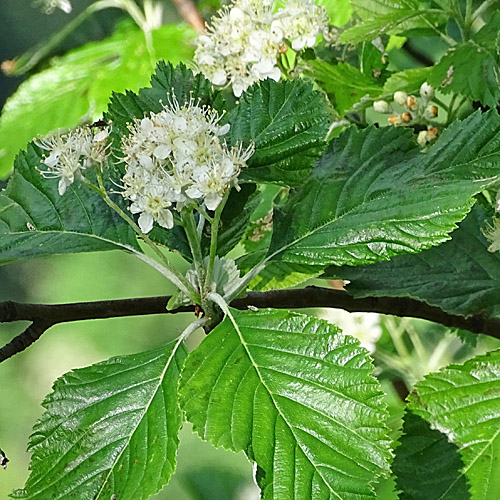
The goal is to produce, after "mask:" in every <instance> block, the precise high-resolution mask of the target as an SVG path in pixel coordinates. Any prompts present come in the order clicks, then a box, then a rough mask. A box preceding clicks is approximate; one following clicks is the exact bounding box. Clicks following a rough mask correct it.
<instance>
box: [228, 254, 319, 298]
mask: <svg viewBox="0 0 500 500" xmlns="http://www.w3.org/2000/svg"><path fill="white" fill-rule="evenodd" d="M265 256H266V251H265V250H264V251H258V252H253V253H250V254H246V255H243V256H242V257H240V258H239V259H238V260H237V261H236V264H237V266H238V268H239V269H240V270H241V271H244V272H245V273H246V272H248V271H250V269H251V268H252V267H254V266H256V265H257V264H259V263H260V262H262V261H263V260H264V258H265ZM323 270H324V267H323V266H308V265H306V264H290V263H288V262H281V261H270V262H267V263H266V264H265V267H264V269H263V270H262V271H261V272H260V273H259V274H258V275H257V276H256V277H255V278H254V279H253V280H252V281H251V282H250V283H249V284H248V288H249V289H250V290H256V291H259V292H267V291H268V290H278V289H283V288H293V287H295V286H298V285H301V284H302V283H304V282H305V281H307V280H310V279H312V278H316V277H317V276H319V275H320V274H321V273H322V272H323Z"/></svg>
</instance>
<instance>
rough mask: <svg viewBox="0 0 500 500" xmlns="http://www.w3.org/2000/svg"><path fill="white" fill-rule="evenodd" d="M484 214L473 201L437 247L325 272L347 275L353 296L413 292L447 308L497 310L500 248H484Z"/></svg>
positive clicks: (455, 310)
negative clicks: (465, 213) (385, 260)
mask: <svg viewBox="0 0 500 500" xmlns="http://www.w3.org/2000/svg"><path fill="white" fill-rule="evenodd" d="M487 218H488V214H487V213H486V212H485V210H484V208H483V207H481V206H480V205H476V206H475V207H474V208H473V210H472V212H471V213H470V214H469V215H468V216H467V217H466V219H465V220H464V221H463V222H462V223H461V224H460V227H459V229H457V230H456V231H454V232H453V233H451V241H448V242H446V243H444V244H443V245H441V246H439V247H436V248H430V249H429V250H425V251H424V252H421V253H419V254H417V255H400V256H398V257H395V258H394V259H392V260H391V261H389V262H379V263H377V264H374V265H372V266H361V267H349V266H343V267H340V268H337V267H333V268H330V269H327V270H326V271H325V276H326V277H336V278H342V279H347V280H350V281H351V283H350V284H349V285H348V286H347V291H348V292H349V293H350V294H351V295H353V296H354V297H411V298H414V299H417V300H421V301H424V302H427V303H428V304H430V305H433V306H437V307H440V308H441V309H443V310H444V311H446V312H449V313H451V314H460V315H463V316H468V315H472V314H481V315H485V316H498V315H499V314H500V253H499V252H488V246H489V243H488V241H487V240H486V238H485V237H484V236H483V234H482V232H481V229H482V228H484V227H485V225H486V220H487Z"/></svg>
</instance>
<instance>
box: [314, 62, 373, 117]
mask: <svg viewBox="0 0 500 500" xmlns="http://www.w3.org/2000/svg"><path fill="white" fill-rule="evenodd" d="M309 66H310V68H311V70H310V71H308V74H309V75H310V76H311V78H314V80H316V82H317V83H318V84H319V85H320V86H321V87H322V88H323V89H324V90H325V92H327V93H328V94H329V95H331V96H332V102H333V104H334V106H335V109H336V110H337V111H338V112H339V113H340V114H343V113H345V111H348V110H350V109H352V107H353V106H354V104H356V103H357V102H359V101H360V100H361V99H362V98H363V97H365V96H368V97H377V96H379V95H380V94H381V92H382V85H381V84H380V83H379V82H378V81H377V80H375V78H371V77H369V76H367V75H365V74H364V73H361V71H359V69H357V68H355V67H354V66H351V65H350V64H348V63H338V64H336V65H332V64H328V63H326V62H324V61H310V62H309Z"/></svg>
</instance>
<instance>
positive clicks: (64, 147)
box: [35, 126, 109, 196]
mask: <svg viewBox="0 0 500 500" xmlns="http://www.w3.org/2000/svg"><path fill="white" fill-rule="evenodd" d="M108 137H109V130H108V128H104V129H102V130H98V131H94V130H92V128H91V127H88V126H87V127H79V128H77V129H75V130H72V131H70V132H68V133H65V134H61V133H59V132H56V133H54V134H51V135H49V136H47V137H44V138H41V139H38V140H35V144H36V145H37V146H38V147H40V148H42V149H44V150H45V151H49V153H50V154H49V155H48V156H46V155H45V157H44V160H43V163H44V165H45V166H46V167H47V169H46V170H40V173H41V174H42V175H43V176H44V177H55V178H59V194H60V195H61V196H62V195H63V194H64V193H65V192H66V189H67V188H68V186H70V185H71V184H73V182H74V180H75V178H78V177H81V175H82V171H84V170H86V169H87V168H89V167H93V166H95V165H96V164H102V163H103V162H104V161H105V160H106V158H107V157H108V155H109V143H108V142H107V141H108Z"/></svg>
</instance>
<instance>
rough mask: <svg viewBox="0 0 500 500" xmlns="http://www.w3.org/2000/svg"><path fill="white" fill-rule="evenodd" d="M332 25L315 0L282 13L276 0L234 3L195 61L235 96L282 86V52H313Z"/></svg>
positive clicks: (300, 1)
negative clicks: (259, 86)
mask: <svg viewBox="0 0 500 500" xmlns="http://www.w3.org/2000/svg"><path fill="white" fill-rule="evenodd" d="M327 26H328V17H327V14H326V10H325V8H324V7H320V6H317V5H316V4H315V3H314V0H289V1H288V2H286V3H285V4H284V6H283V7H281V8H279V9H278V8H277V5H276V2H275V1H274V0H233V2H232V4H231V5H230V7H226V8H224V9H222V10H221V11H220V12H219V14H218V16H217V17H215V18H214V19H213V21H212V26H211V27H209V28H208V30H207V31H206V32H205V33H204V34H202V35H200V37H199V38H198V47H197V49H196V52H195V56H194V60H195V62H196V64H197V65H198V68H199V69H200V71H201V72H202V73H203V74H204V75H205V76H206V77H207V78H208V79H209V80H210V81H211V82H212V83H213V84H214V85H217V86H224V85H231V86H232V89H233V93H234V95H235V96H236V97H239V96H241V94H242V93H243V91H244V90H246V89H247V88H248V87H249V86H250V85H252V84H253V83H255V82H257V81H259V80H264V79H266V78H272V79H273V80H275V81H278V80H279V79H280V77H281V70H280V68H279V67H278V64H277V62H278V57H279V56H280V53H283V52H284V51H286V50H287V45H286V42H289V43H290V44H291V47H292V49H293V50H296V51H299V50H302V49H304V48H305V47H312V46H314V44H315V42H316V37H317V35H318V34H319V33H321V32H323V31H324V30H325V29H326V28H327Z"/></svg>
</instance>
